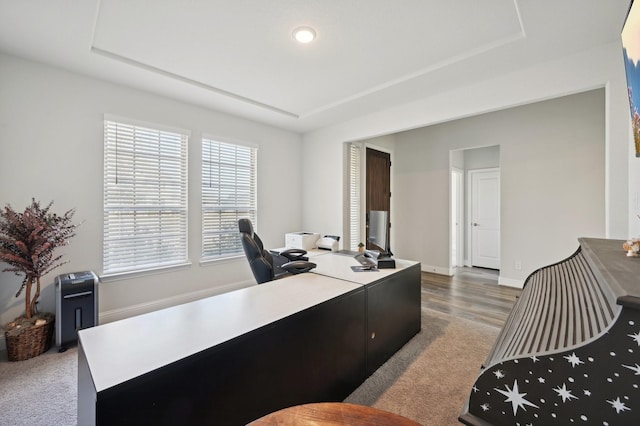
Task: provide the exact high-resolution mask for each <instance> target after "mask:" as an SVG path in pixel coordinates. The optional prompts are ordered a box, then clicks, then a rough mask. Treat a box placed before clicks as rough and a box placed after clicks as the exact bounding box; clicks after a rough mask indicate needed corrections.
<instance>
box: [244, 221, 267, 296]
mask: <svg viewBox="0 0 640 426" xmlns="http://www.w3.org/2000/svg"><path fill="white" fill-rule="evenodd" d="M238 228H239V230H240V240H241V241H242V248H243V250H244V254H245V256H247V260H248V261H249V266H250V267H251V272H253V276H254V277H255V279H256V281H257V282H258V284H262V283H265V282H267V281H271V280H273V277H274V270H273V259H272V258H271V254H269V252H268V251H266V250H265V249H264V245H263V244H262V240H261V239H260V237H258V235H257V234H256V233H255V232H254V231H253V225H252V224H251V221H250V220H249V219H240V220H238Z"/></svg>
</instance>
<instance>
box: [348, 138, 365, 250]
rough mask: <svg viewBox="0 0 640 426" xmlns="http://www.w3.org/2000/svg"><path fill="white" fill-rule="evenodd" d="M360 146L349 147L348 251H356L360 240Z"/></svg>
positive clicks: (351, 145) (352, 145)
mask: <svg viewBox="0 0 640 426" xmlns="http://www.w3.org/2000/svg"><path fill="white" fill-rule="evenodd" d="M360 157H361V155H360V146H358V145H355V144H350V145H349V250H357V249H358V243H359V242H360V241H362V240H361V239H360V161H361V160H360Z"/></svg>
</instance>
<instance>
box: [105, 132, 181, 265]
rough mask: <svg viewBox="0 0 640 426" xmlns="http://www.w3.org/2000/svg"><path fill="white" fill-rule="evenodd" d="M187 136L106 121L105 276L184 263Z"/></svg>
mask: <svg viewBox="0 0 640 426" xmlns="http://www.w3.org/2000/svg"><path fill="white" fill-rule="evenodd" d="M188 137H189V135H188V132H184V133H180V132H176V131H168V130H163V129H155V128H151V125H150V126H148V127H147V126H145V125H139V124H136V123H134V122H126V121H124V122H123V121H122V120H119V121H112V120H110V119H105V122H104V248H103V250H104V253H103V269H104V273H105V274H109V273H121V272H130V271H140V270H146V269H154V268H161V267H165V266H171V265H176V264H181V263H185V262H187V142H188Z"/></svg>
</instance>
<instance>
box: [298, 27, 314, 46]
mask: <svg viewBox="0 0 640 426" xmlns="http://www.w3.org/2000/svg"><path fill="white" fill-rule="evenodd" d="M293 38H295V39H296V40H298V41H299V42H300V43H311V42H312V41H313V40H314V39H315V38H316V30H314V29H313V28H311V27H298V28H296V29H295V30H293Z"/></svg>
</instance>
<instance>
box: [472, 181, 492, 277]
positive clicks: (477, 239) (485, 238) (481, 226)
mask: <svg viewBox="0 0 640 426" xmlns="http://www.w3.org/2000/svg"><path fill="white" fill-rule="evenodd" d="M469 174H470V178H471V215H470V219H471V265H472V266H479V267H483V268H491V269H500V171H499V170H498V169H487V170H472V171H470V172H469Z"/></svg>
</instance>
